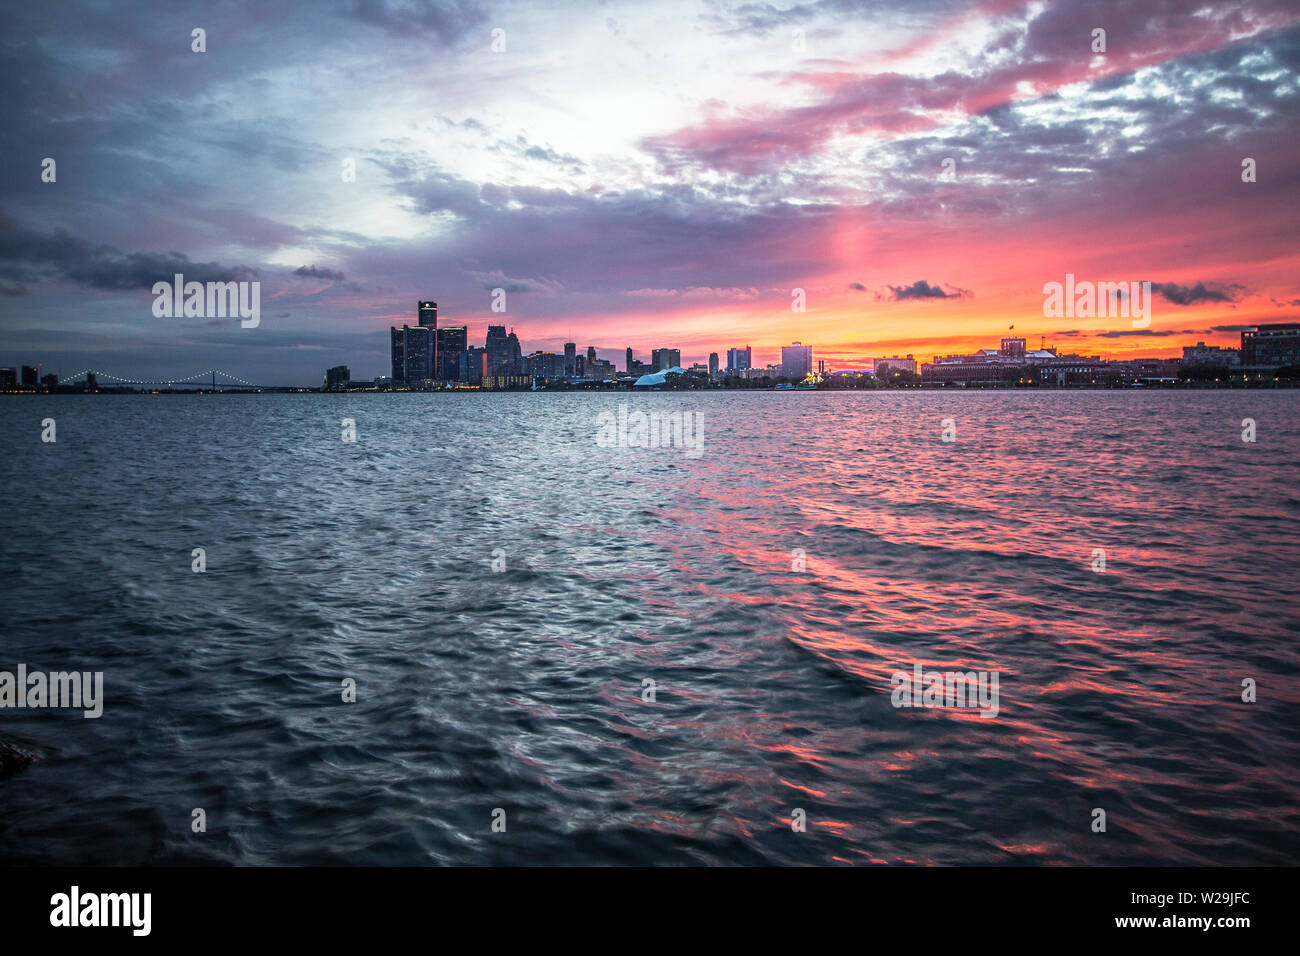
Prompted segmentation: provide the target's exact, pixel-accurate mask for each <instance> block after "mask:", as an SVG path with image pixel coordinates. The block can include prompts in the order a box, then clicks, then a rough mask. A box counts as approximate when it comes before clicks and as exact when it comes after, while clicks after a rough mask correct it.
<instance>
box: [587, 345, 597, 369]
mask: <svg viewBox="0 0 1300 956" xmlns="http://www.w3.org/2000/svg"><path fill="white" fill-rule="evenodd" d="M595 364H596V346H594V345H588V346H587V365H589V366H591V365H595Z"/></svg>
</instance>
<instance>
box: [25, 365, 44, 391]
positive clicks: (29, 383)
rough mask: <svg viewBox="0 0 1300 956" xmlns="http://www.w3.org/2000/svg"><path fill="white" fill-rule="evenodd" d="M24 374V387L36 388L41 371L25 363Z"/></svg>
mask: <svg viewBox="0 0 1300 956" xmlns="http://www.w3.org/2000/svg"><path fill="white" fill-rule="evenodd" d="M22 376H23V378H22V386H23V388H35V387H36V386H37V384H38V383H39V378H40V372H38V371H37V370H36V369H34V368H32V367H31V366H30V365H24V366H23V371H22Z"/></svg>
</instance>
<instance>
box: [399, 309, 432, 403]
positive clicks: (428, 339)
mask: <svg viewBox="0 0 1300 956" xmlns="http://www.w3.org/2000/svg"><path fill="white" fill-rule="evenodd" d="M402 337H403V339H404V350H405V353H406V370H405V378H404V381H405V382H406V384H407V385H409V386H410V387H411V388H419V387H421V386H422V385H423V384H424V383H425V382H426V381H428V380H429V379H431V378H433V377H434V374H433V356H434V350H435V349H436V348H437V343H436V341H435V340H434V330H433V329H432V328H431V327H429V326H419V325H417V326H409V325H404V326H402Z"/></svg>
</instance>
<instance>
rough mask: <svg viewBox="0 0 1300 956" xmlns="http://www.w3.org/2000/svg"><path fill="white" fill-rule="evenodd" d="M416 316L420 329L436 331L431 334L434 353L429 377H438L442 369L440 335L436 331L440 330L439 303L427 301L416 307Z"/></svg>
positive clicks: (430, 362) (431, 357)
mask: <svg viewBox="0 0 1300 956" xmlns="http://www.w3.org/2000/svg"><path fill="white" fill-rule="evenodd" d="M415 314H416V324H417V325H418V326H419V327H420V328H422V329H432V330H434V331H433V332H431V333H430V338H431V339H432V342H431V345H432V347H433V351H432V352H431V353H430V354H429V373H430V376H429V377H431V378H432V377H436V376H437V374H438V369H439V368H440V360H439V358H438V334H437V331H436V330H437V328H438V303H437V302H434V301H432V300H430V299H425V300H423V301H421V302H420V303H419V304H418V305H417V306H416V311H415Z"/></svg>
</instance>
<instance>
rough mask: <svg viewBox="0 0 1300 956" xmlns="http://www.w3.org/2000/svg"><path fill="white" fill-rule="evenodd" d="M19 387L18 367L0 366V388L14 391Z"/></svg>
mask: <svg viewBox="0 0 1300 956" xmlns="http://www.w3.org/2000/svg"><path fill="white" fill-rule="evenodd" d="M17 387H18V369H16V368H0V388H2V389H5V390H6V391H12V390H13V389H15V388H17Z"/></svg>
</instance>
